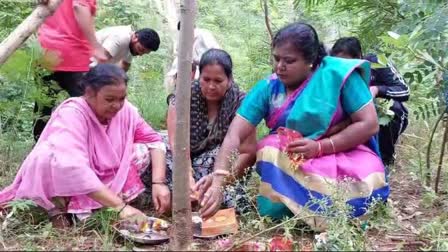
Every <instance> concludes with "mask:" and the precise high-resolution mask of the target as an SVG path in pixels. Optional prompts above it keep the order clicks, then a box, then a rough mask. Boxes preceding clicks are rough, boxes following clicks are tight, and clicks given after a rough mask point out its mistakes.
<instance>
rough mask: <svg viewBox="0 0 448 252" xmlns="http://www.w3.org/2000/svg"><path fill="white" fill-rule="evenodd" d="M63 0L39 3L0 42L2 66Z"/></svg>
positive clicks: (0, 61) (0, 62)
mask: <svg viewBox="0 0 448 252" xmlns="http://www.w3.org/2000/svg"><path fill="white" fill-rule="evenodd" d="M61 2H62V0H49V1H48V3H47V4H39V5H38V6H37V7H36V9H35V10H34V11H33V12H32V13H31V14H30V15H29V16H28V17H27V18H26V19H25V20H24V21H23V22H22V23H21V24H20V25H19V26H17V28H16V29H15V30H14V31H13V32H12V33H11V34H9V36H8V37H7V38H6V39H5V40H3V42H2V43H1V44H0V66H1V65H3V63H5V61H6V60H7V59H8V58H9V56H11V55H12V54H13V53H14V52H15V51H16V50H17V48H19V46H20V45H21V44H22V43H23V42H25V41H26V40H27V39H28V37H29V36H31V34H33V33H34V32H35V31H36V30H37V28H39V26H40V25H41V24H42V23H43V22H44V21H45V19H46V18H47V17H48V16H50V15H51V14H53V12H54V11H55V10H56V8H57V7H58V6H59V4H60V3H61Z"/></svg>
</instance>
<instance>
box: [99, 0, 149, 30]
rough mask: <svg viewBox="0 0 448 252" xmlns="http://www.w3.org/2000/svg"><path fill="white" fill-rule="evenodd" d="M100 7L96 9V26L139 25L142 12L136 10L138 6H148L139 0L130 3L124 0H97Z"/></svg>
mask: <svg viewBox="0 0 448 252" xmlns="http://www.w3.org/2000/svg"><path fill="white" fill-rule="evenodd" d="M99 2H100V4H101V8H99V9H98V14H97V15H98V18H97V20H98V22H96V25H97V27H98V28H100V29H101V28H103V27H106V26H112V25H132V26H133V27H139V25H140V22H141V21H142V12H139V11H137V10H138V8H147V7H148V6H146V5H144V4H142V3H141V1H138V2H137V1H134V2H132V3H130V2H125V1H110V0H109V1H108V0H102V1H99Z"/></svg>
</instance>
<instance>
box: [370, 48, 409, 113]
mask: <svg viewBox="0 0 448 252" xmlns="http://www.w3.org/2000/svg"><path fill="white" fill-rule="evenodd" d="M365 59H366V60H368V61H370V62H373V63H378V58H377V57H376V55H374V54H369V55H367V56H366V57H365ZM370 85H372V86H376V87H378V96H377V97H378V98H383V99H388V100H390V99H392V100H394V104H393V105H392V107H391V110H392V111H394V112H395V114H402V113H406V114H407V109H406V108H405V106H404V105H403V102H405V101H408V100H409V87H408V85H406V83H405V82H404V79H403V77H401V75H400V74H399V73H398V71H397V69H396V68H395V67H394V66H393V65H392V64H390V63H388V64H387V67H381V68H372V74H371V83H370Z"/></svg>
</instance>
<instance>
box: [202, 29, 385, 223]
mask: <svg viewBox="0 0 448 252" xmlns="http://www.w3.org/2000/svg"><path fill="white" fill-rule="evenodd" d="M273 56H274V60H275V74H273V75H272V76H270V77H269V78H267V79H265V80H261V81H260V82H258V83H257V84H256V85H255V87H254V88H253V89H252V90H251V91H250V92H249V94H248V96H247V97H246V98H245V100H244V101H243V103H242V105H241V107H240V108H239V110H238V112H237V117H235V119H234V120H233V122H232V124H231V126H230V129H229V131H228V133H227V135H226V138H225V140H224V143H223V145H222V147H221V150H220V153H219V155H218V160H217V162H216V163H215V173H214V175H213V176H209V177H208V178H204V179H203V180H202V181H200V182H201V183H198V184H199V185H198V188H199V189H200V191H201V192H203V198H202V205H203V207H202V209H201V213H202V215H203V216H204V217H208V216H210V215H211V214H213V213H214V212H215V211H216V206H217V205H218V203H219V201H220V200H221V197H222V196H221V189H220V188H221V186H222V184H223V181H224V180H225V177H224V176H223V174H224V175H225V172H223V171H228V170H229V162H228V158H227V157H229V156H230V155H229V154H230V153H231V151H232V150H234V149H235V148H236V147H237V146H238V145H239V143H240V142H241V141H242V140H244V139H245V138H246V137H247V136H248V135H249V134H250V133H251V132H253V131H254V130H255V127H256V126H257V125H258V124H259V123H260V122H261V121H262V120H263V119H264V120H265V121H266V124H267V126H268V127H269V129H270V134H269V135H268V136H267V137H265V138H264V139H263V140H261V141H260V142H259V143H258V147H257V172H258V173H259V174H260V176H261V185H260V194H259V196H258V199H257V203H258V208H259V211H260V214H262V215H268V216H272V217H274V218H282V217H283V216H286V215H290V214H292V213H294V214H298V213H301V212H304V211H305V212H311V213H315V214H318V215H319V214H322V215H324V213H323V212H324V210H325V209H326V207H328V206H329V205H331V199H332V196H333V195H334V193H335V192H334V188H335V187H338V185H341V184H344V185H345V186H344V192H343V194H344V198H345V199H346V203H347V204H348V205H349V206H350V207H351V216H353V217H358V216H361V215H363V214H364V213H365V212H366V210H367V208H368V207H369V205H370V203H371V202H372V201H373V200H374V199H379V200H383V201H384V200H386V199H387V197H388V195H389V186H388V184H387V182H386V178H385V174H384V165H383V163H382V161H381V159H380V157H379V152H378V148H377V144H376V141H375V138H374V135H375V134H376V133H377V131H378V122H377V115H376V111H375V107H374V105H373V102H372V97H371V95H370V92H369V89H368V86H367V85H368V80H369V74H370V67H369V64H368V62H366V61H363V60H346V59H339V58H334V57H325V51H324V49H323V47H322V46H321V45H320V43H319V40H318V37H317V33H316V32H315V30H314V29H313V28H312V27H311V26H310V25H308V24H305V23H293V24H290V25H288V26H286V27H284V28H283V29H281V30H280V31H279V32H278V33H277V34H276V36H275V37H274V43H273ZM347 118H349V119H350V120H351V121H352V123H351V124H350V125H348V126H347V127H345V128H343V129H342V130H340V131H339V132H334V130H333V129H334V128H335V127H338V124H339V123H341V122H343V121H344V120H346V119H347ZM302 136H303V137H302ZM322 199H324V202H325V204H324V206H323V205H322V204H319V203H316V201H320V202H322ZM307 222H308V224H310V225H312V226H313V227H314V228H316V229H322V228H324V226H325V225H324V224H325V223H324V219H323V218H317V219H316V218H313V219H310V220H309V221H307Z"/></svg>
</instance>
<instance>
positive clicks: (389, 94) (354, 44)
mask: <svg viewBox="0 0 448 252" xmlns="http://www.w3.org/2000/svg"><path fill="white" fill-rule="evenodd" d="M331 55H333V56H337V57H342V58H349V59H350V58H352V59H361V58H363V56H362V50H361V44H360V42H359V40H358V39H357V38H355V37H346V38H340V39H338V40H337V41H336V43H335V44H334V46H333V48H332V49H331ZM364 59H366V60H368V61H370V62H372V63H378V59H377V57H376V55H374V54H367V55H366V56H365V57H364ZM370 92H371V93H372V96H373V97H377V98H382V99H387V100H393V101H394V103H393V105H392V107H391V108H390V110H392V111H393V112H394V114H395V115H394V118H393V119H392V120H391V121H390V122H389V123H388V124H387V125H381V126H380V131H379V133H378V137H379V145H380V151H381V157H382V159H383V161H384V163H385V164H386V165H390V164H392V163H393V161H394V153H395V144H396V142H397V140H398V137H399V136H400V134H401V133H403V132H404V130H405V129H406V127H407V125H408V110H407V109H406V107H405V106H404V104H403V102H406V101H407V100H409V87H408V86H407V85H406V83H405V82H404V80H403V78H402V77H401V76H400V74H399V73H398V71H397V70H396V69H395V67H394V66H393V65H392V64H390V63H388V64H387V67H380V68H375V67H372V73H371V81H370Z"/></svg>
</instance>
